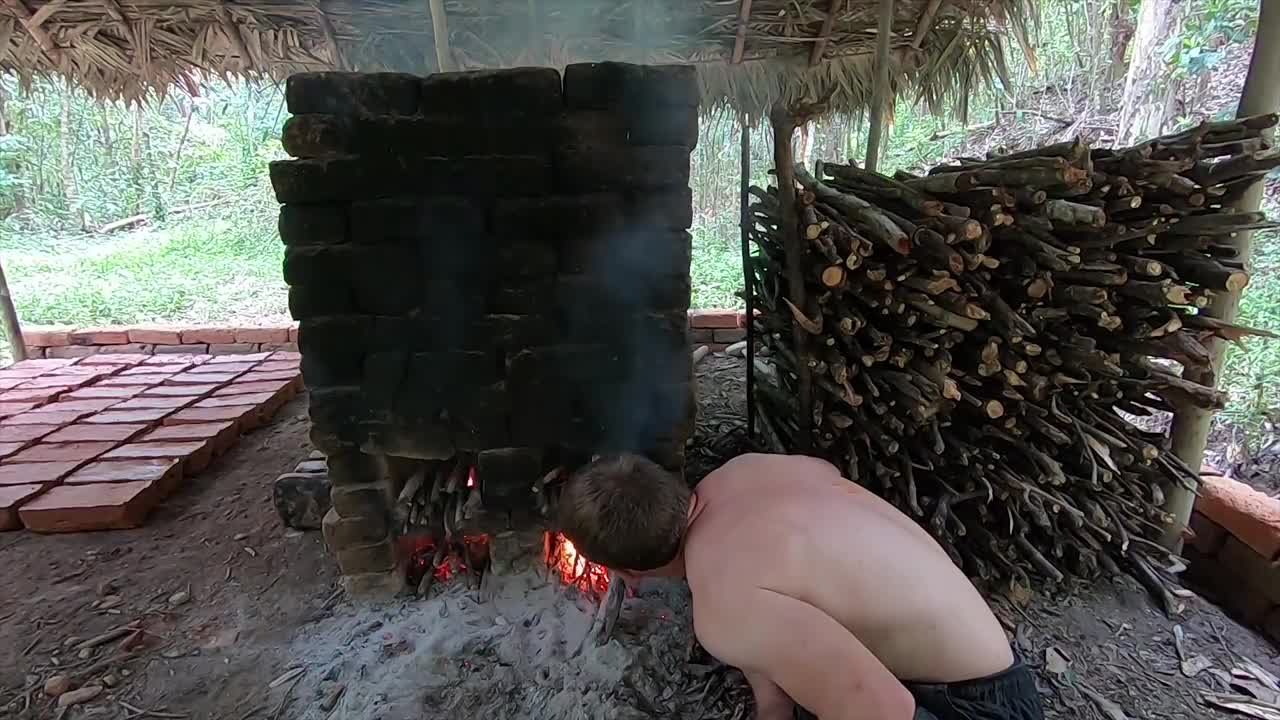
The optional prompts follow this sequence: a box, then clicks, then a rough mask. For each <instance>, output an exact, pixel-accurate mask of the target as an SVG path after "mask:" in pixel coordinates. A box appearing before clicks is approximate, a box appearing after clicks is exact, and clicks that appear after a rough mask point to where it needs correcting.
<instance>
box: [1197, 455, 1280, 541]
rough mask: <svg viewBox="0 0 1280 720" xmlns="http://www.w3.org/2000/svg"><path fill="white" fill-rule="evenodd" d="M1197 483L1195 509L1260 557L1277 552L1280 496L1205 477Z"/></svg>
mask: <svg viewBox="0 0 1280 720" xmlns="http://www.w3.org/2000/svg"><path fill="white" fill-rule="evenodd" d="M1200 480H1201V482H1200V497H1199V498H1198V499H1197V500H1196V508H1195V509H1196V510H1197V511H1198V512H1200V513H1201V514H1203V515H1204V516H1205V517H1206V518H1208V519H1210V520H1212V521H1214V522H1215V523H1217V524H1219V525H1221V526H1222V527H1223V528H1224V529H1225V530H1226V531H1227V532H1229V533H1231V534H1232V535H1234V536H1235V537H1237V538H1239V539H1240V541H1241V542H1243V543H1244V544H1245V545H1248V546H1249V547H1251V548H1253V550H1254V551H1255V552H1257V553H1258V554H1259V555H1261V556H1263V557H1264V558H1266V559H1268V560H1271V559H1274V558H1275V557H1276V555H1277V553H1280V499H1276V498H1272V497H1268V496H1266V495H1264V494H1263V493H1261V492H1258V491H1257V490H1254V489H1253V488H1251V487H1249V486H1248V485H1245V484H1244V483H1241V482H1237V481H1235V480H1231V479H1229V478H1224V477H1217V476H1206V477H1202V478H1201V479H1200Z"/></svg>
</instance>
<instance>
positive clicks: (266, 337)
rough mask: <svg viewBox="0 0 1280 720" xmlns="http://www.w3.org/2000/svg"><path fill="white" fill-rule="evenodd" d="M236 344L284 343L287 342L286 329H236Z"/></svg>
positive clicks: (287, 330) (287, 334) (287, 332)
mask: <svg viewBox="0 0 1280 720" xmlns="http://www.w3.org/2000/svg"><path fill="white" fill-rule="evenodd" d="M236 342H238V343H284V342H289V328H288V327H259V328H236Z"/></svg>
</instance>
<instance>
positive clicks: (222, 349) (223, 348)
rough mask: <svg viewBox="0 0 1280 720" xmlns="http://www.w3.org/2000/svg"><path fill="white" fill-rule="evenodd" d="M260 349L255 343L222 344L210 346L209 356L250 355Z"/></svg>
mask: <svg viewBox="0 0 1280 720" xmlns="http://www.w3.org/2000/svg"><path fill="white" fill-rule="evenodd" d="M261 349H262V346H261V345H258V344H257V343H222V344H210V345H209V354H210V355H213V356H214V357H217V356H219V355H251V354H254V353H257V352H258V351H259V350H261Z"/></svg>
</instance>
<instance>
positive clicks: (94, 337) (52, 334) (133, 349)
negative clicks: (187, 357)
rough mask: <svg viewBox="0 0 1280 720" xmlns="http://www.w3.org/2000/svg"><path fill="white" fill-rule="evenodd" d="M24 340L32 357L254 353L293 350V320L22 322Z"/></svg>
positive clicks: (294, 329)
mask: <svg viewBox="0 0 1280 720" xmlns="http://www.w3.org/2000/svg"><path fill="white" fill-rule="evenodd" d="M22 339H23V341H24V342H25V343H26V345H27V354H28V355H29V356H30V357H33V358H79V357H87V356H89V355H97V354H110V353H134V354H140V355H170V354H178V355H181V354H199V355H204V354H212V355H229V354H252V353H258V352H275V351H296V350H297V349H298V347H297V341H298V328H297V326H296V325H279V326H275V327H226V326H207V327H192V326H173V325H137V326H115V327H87V328H78V327H72V326H66V325H43V326H41V325H24V326H23V328H22Z"/></svg>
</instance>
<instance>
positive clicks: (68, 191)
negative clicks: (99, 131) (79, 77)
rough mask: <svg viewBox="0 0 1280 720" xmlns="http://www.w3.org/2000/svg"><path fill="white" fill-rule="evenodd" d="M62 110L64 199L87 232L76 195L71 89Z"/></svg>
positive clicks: (60, 134) (60, 137) (60, 150)
mask: <svg viewBox="0 0 1280 720" xmlns="http://www.w3.org/2000/svg"><path fill="white" fill-rule="evenodd" d="M61 99H62V110H61V112H60V113H59V115H58V157H59V159H60V161H61V165H62V197H63V199H65V200H66V203H67V211H68V212H70V213H71V216H72V217H73V218H75V220H76V222H77V224H79V226H80V229H81V230H85V229H86V227H85V218H84V208H83V207H82V206H81V205H80V199H79V197H78V196H77V193H76V164H75V158H74V157H73V156H72V142H73V138H72V137H71V88H70V87H67V88H65V89H64V90H63V93H62V98H61Z"/></svg>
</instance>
